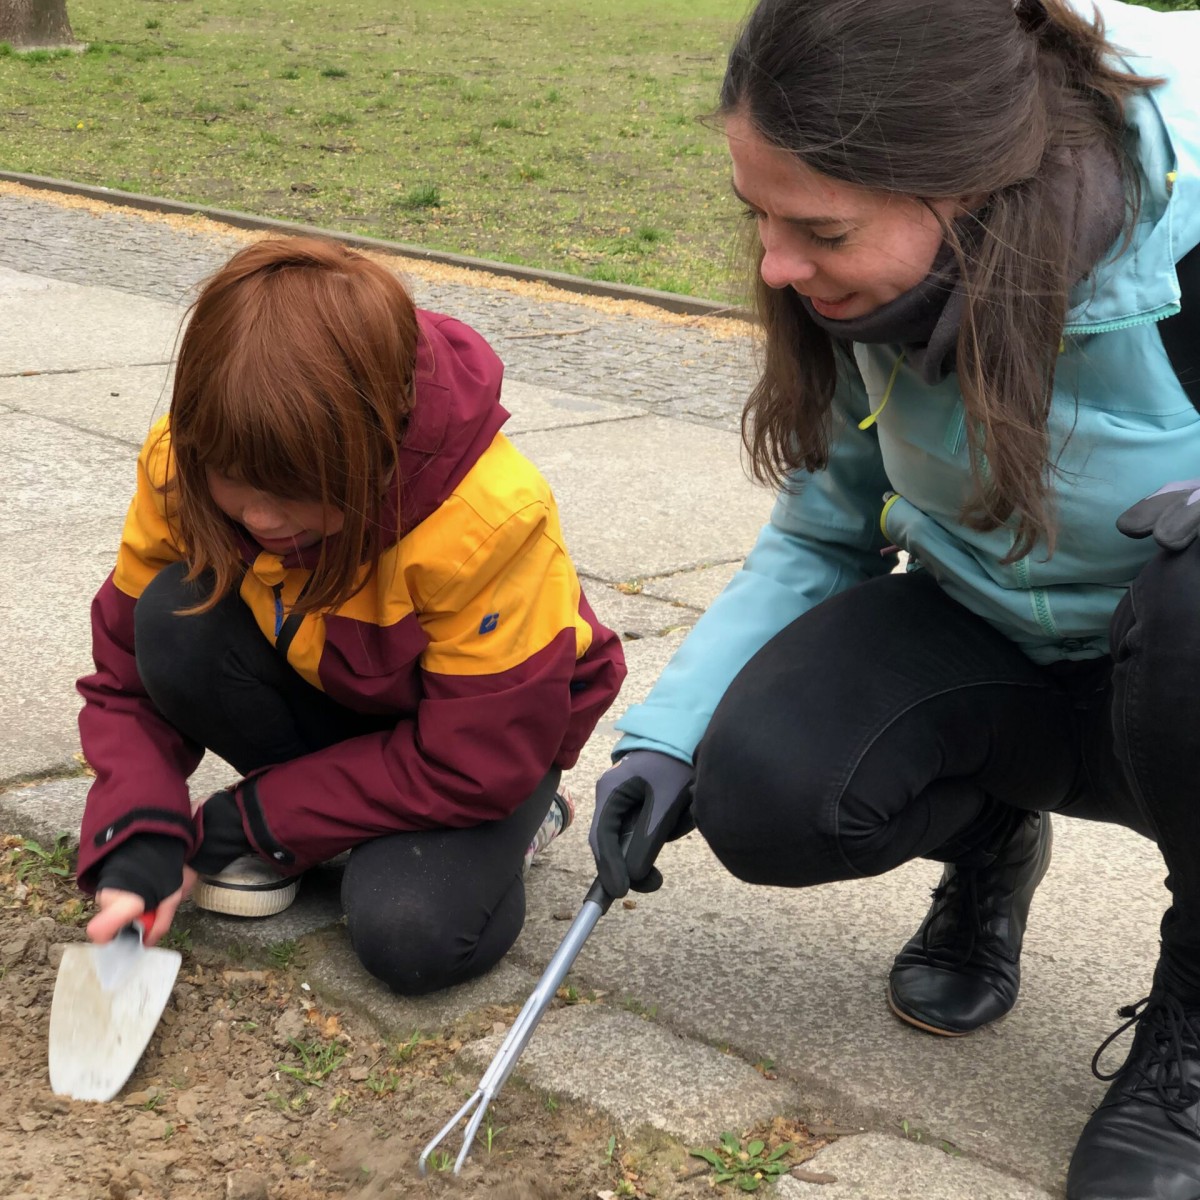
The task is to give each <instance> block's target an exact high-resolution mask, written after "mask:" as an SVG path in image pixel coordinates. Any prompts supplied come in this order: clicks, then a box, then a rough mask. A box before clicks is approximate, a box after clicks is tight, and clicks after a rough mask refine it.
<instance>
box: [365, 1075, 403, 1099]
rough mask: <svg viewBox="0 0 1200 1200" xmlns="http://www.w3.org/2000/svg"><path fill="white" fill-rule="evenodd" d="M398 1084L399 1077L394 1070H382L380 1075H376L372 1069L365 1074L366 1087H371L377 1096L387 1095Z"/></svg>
mask: <svg viewBox="0 0 1200 1200" xmlns="http://www.w3.org/2000/svg"><path fill="white" fill-rule="evenodd" d="M399 1086H400V1077H399V1076H398V1075H397V1074H396V1072H395V1071H384V1073H383V1074H382V1075H377V1074H376V1073H375V1072H374V1071H372V1072H371V1073H370V1074H369V1075H368V1076H367V1087H369V1088H370V1089H371V1091H373V1092H374V1093H375V1095H377V1096H387V1095H390V1094H391V1093H392V1092H394V1091H395V1090H396V1088H398V1087H399Z"/></svg>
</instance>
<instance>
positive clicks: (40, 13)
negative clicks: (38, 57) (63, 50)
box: [0, 0, 75, 50]
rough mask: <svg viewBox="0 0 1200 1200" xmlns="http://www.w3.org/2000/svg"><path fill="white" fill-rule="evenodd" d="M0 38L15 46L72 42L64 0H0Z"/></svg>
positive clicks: (26, 46)
mask: <svg viewBox="0 0 1200 1200" xmlns="http://www.w3.org/2000/svg"><path fill="white" fill-rule="evenodd" d="M0 42H8V44H9V45H10V46H13V47H15V48H16V49H18V50H33V49H36V48H38V47H43V46H44V47H49V46H70V45H73V44H74V42H75V35H74V34H73V33H72V32H71V22H70V20H69V19H68V18H67V0H0Z"/></svg>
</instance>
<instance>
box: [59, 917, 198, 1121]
mask: <svg viewBox="0 0 1200 1200" xmlns="http://www.w3.org/2000/svg"><path fill="white" fill-rule="evenodd" d="M153 924H154V913H152V912H150V913H143V914H142V916H140V917H139V918H138V919H137V920H136V921H135V922H133V923H132V924H130V925H126V926H125V928H124V929H122V930H121V932H120V933H118V934H117V936H116V937H114V938H113V940H112V941H111V942H107V943H105V944H104V945H102V946H94V945H91V944H90V943H88V944H83V945H71V946H68V947H67V948H66V949H65V950H64V951H63V956H62V962H61V963H60V964H59V968H58V979H57V980H56V981H55V984H54V1000H53V1001H52V1003H51V1005H50V1087H51V1089H52V1090H53V1091H54V1093H55V1095H58V1096H70V1097H71V1098H72V1099H73V1100H111V1099H112V1098H113V1097H114V1096H115V1095H116V1094H117V1092H119V1091H120V1090H121V1087H122V1085H123V1084H124V1083H125V1080H127V1079H128V1078H129V1076H130V1075H131V1074H132V1073H133V1068H134V1067H136V1066H137V1064H138V1059H140V1058H141V1057H142V1052H143V1051H144V1050H145V1049H146V1043H147V1042H149V1041H150V1035H151V1034H152V1033H153V1032H154V1029H155V1026H156V1025H157V1024H158V1019H159V1017H161V1016H162V1012H163V1009H164V1008H166V1006H167V1000H168V999H169V998H170V995H171V988H172V987H174V986H175V976H176V975H177V974H178V973H179V963H180V955H179V952H178V951H176V950H160V949H157V948H155V949H151V948H148V947H147V946H145V945H144V944H143V941H142V939H143V938H144V937H145V935H146V933H147V932H148V931H149V929H150V928H151V926H152V925H153Z"/></svg>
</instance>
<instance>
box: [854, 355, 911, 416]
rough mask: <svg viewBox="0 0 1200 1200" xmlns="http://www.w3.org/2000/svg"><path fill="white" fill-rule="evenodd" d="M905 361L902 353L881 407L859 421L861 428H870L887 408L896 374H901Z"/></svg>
mask: <svg viewBox="0 0 1200 1200" xmlns="http://www.w3.org/2000/svg"><path fill="white" fill-rule="evenodd" d="M903 361H904V355H903V354H901V355H900V357H899V358H898V359H896V365H895V366H894V367H893V368H892V374H891V377H890V378H889V379H888V381H887V387H885V388H884V389H883V399H882V400H880V402H879V407H878V408H876V409H874V410H872V412H871V415H870V416H868V417H863V419H862V420H861V421H859V423H858V427H859V429H870V428H871V426H872V425H874V424H875V422H876V421H878V420H879V414H880V413H881V412H883V410H884V409H885V408H887V402H888V401H889V400H890V399H891V398H892V388H893V387H894V386H895V383H896V376H897V375H899V374H900V364H901V363H902V362H903Z"/></svg>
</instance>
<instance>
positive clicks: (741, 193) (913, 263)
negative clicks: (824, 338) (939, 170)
mask: <svg viewBox="0 0 1200 1200" xmlns="http://www.w3.org/2000/svg"><path fill="white" fill-rule="evenodd" d="M725 134H726V138H727V139H728V142H729V154H730V157H731V158H732V159H733V190H734V193H735V194H736V195H737V197H738V199H739V200H741V201H742V202H743V203H744V204H745V205H746V209H747V215H749V216H751V217H752V218H753V219H754V220H755V221H756V222H757V224H758V236H759V239H760V240H761V241H762V246H763V260H762V267H761V271H762V277H763V282H764V283H766V285H767V286H768V287H773V288H788V287H790V288H795V290H796V291H797V292H799V293H800V294H801V295H802V296H807V297H808V299H809V302H810V303H811V304H812V306H813V308H814V309H815V310H816V311H817V312H818V313H820V314H821V316H823V317H828V318H830V319H832V320H848V319H850V318H853V317H861V316H865V315H866V314H867V313H869V312H872V311H873V310H874V309H876V308H878V307H879V306H880V305H882V304H886V303H887V302H888V301H889V300H895V299H896V297H897V296H900V295H902V294H903V293H904V292H907V291H908V290H909V289H910V288H911V287H913V286H915V285H916V284H918V283H920V282H921V280H922V279H924V278H925V276H926V275H928V274H929V271H930V268H931V267H932V266H933V260H934V258H935V257H936V256H937V252H938V248H939V247H940V246H941V243H942V231H941V227H940V226H939V224H938V222H937V220H936V218H935V216H934V214H933V212H931V211H930V209H929V207H928V206H926V205H925V204H924V203H922V202H921V201H919V200H916V199H914V198H912V197H907V196H897V195H893V194H892V193H890V192H878V191H873V190H871V189H868V188H864V187H859V186H858V185H857V184H853V183H844V182H843V181H841V180H839V179H831V178H830V177H829V176H827V175H822V174H820V173H819V172H817V171H814V170H813V169H812V168H811V167H808V166H805V164H804V163H803V162H801V161H800V159H798V158H796V156H795V155H793V154H789V153H788V152H787V151H786V150H781V149H780V148H779V147H778V146H773V145H771V143H770V142H768V141H766V140H765V139H764V138H763V136H762V135H761V134H760V133H759V132H758V130H757V129H756V128H755V127H754V125H753V124H752V123H751V122H750V121H749V120H748V119H747V118H746V117H745V116H742V115H739V114H735V115H734V116H731V117H729V118H728V119H727V120H726V122H725ZM931 204H932V207H933V208H934V209H935V210H936V211H937V212H939V213H941V215H942V216H943V217H945V218H946V219H947V220H949V219H952V218H953V217H955V216H957V215H959V214H960V213H962V212H964V211H965V209H966V207H967V205H966V204H964V203H963V202H962V201H961V200H960V199H959V198H954V199H946V200H934V201H932V202H931Z"/></svg>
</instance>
